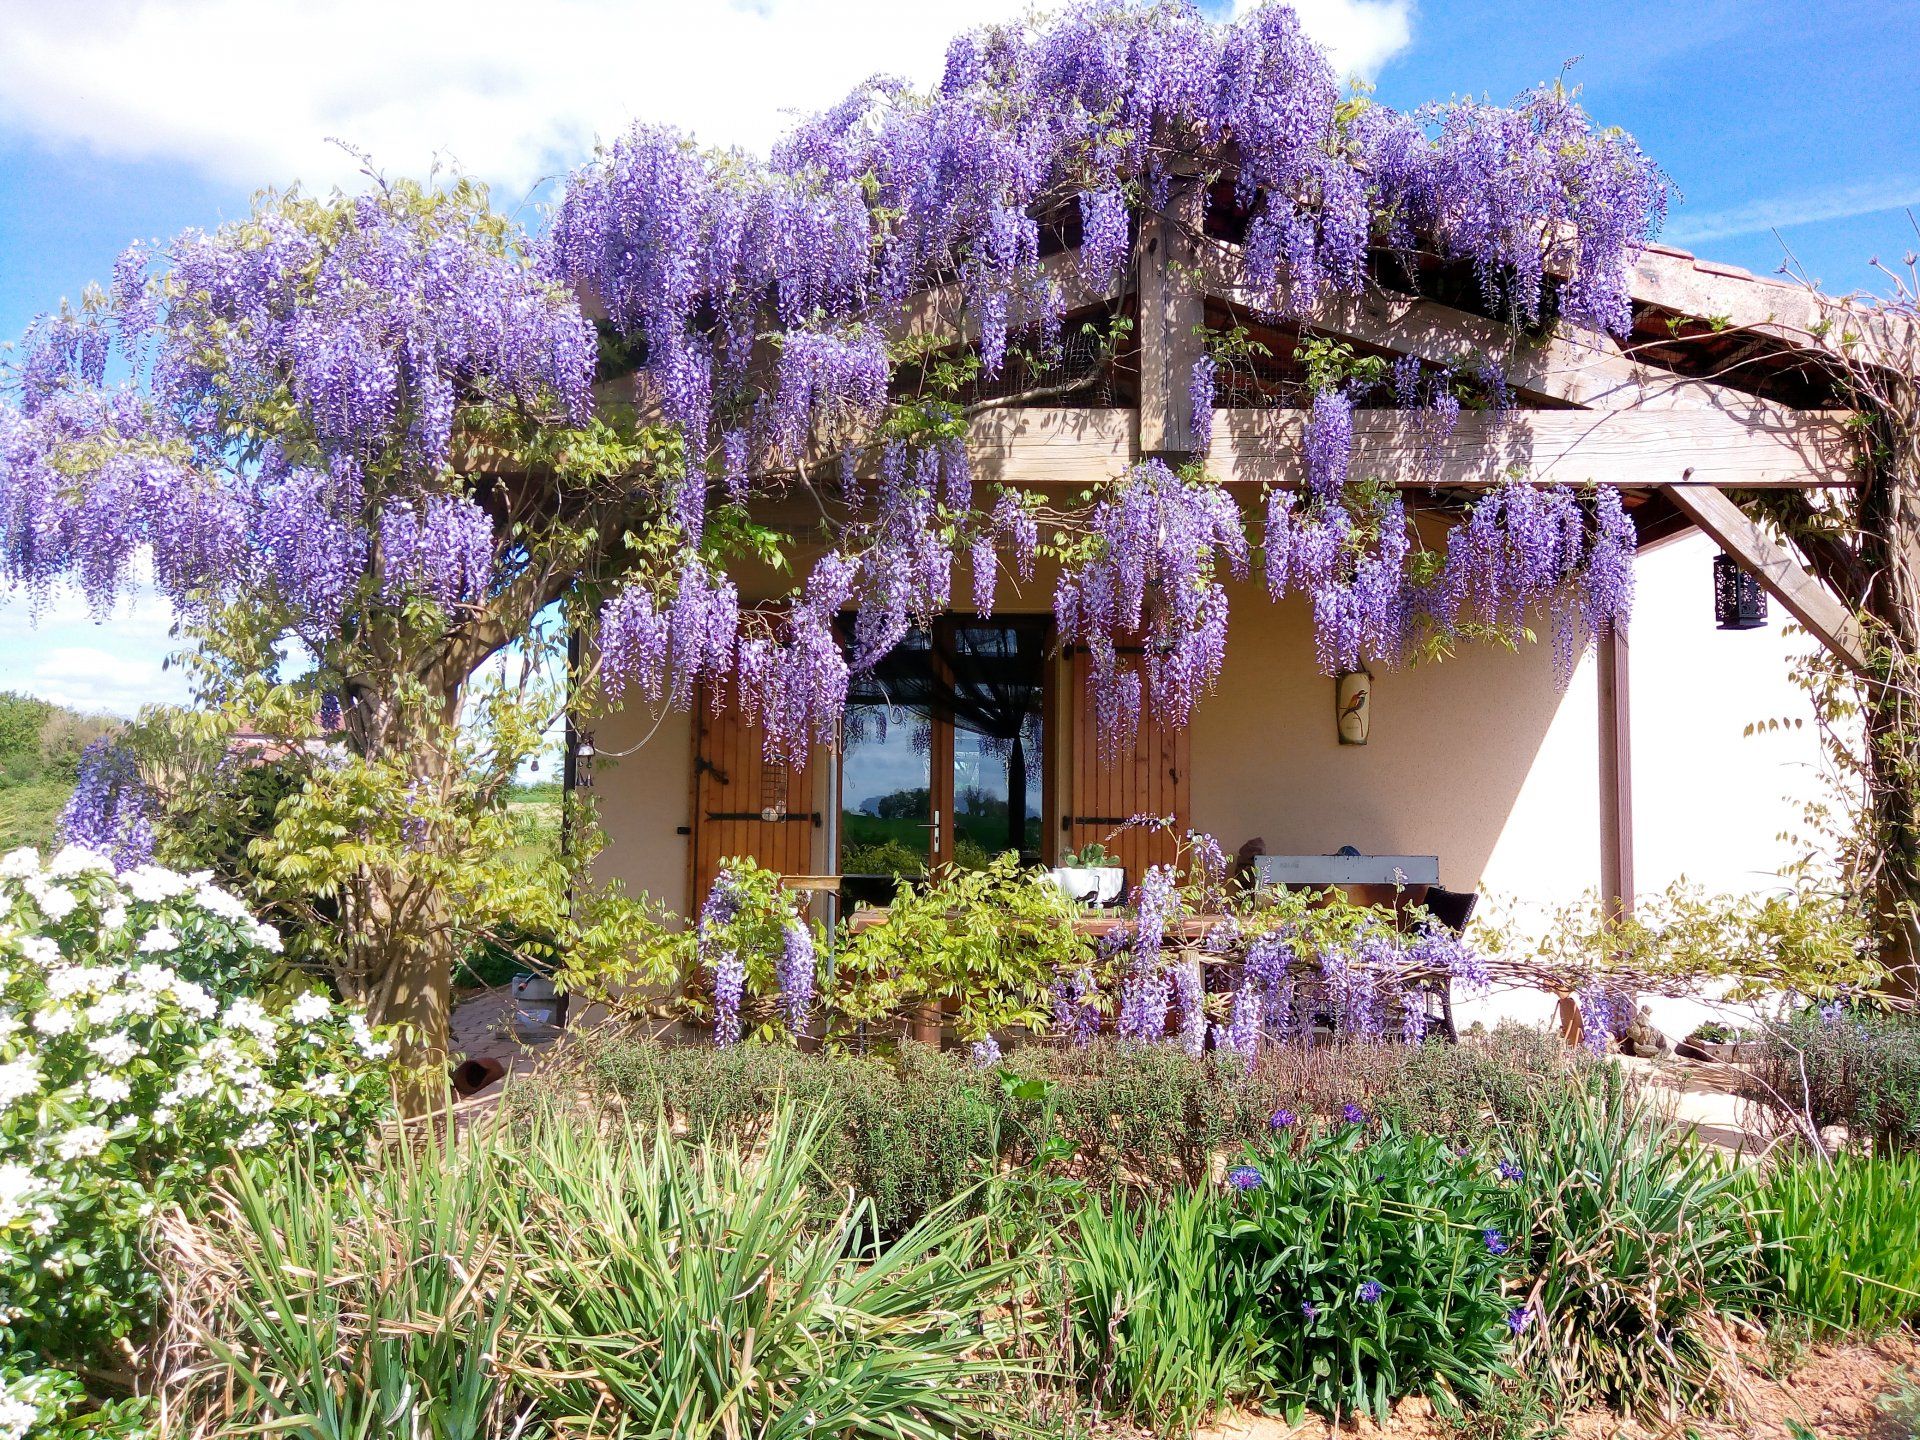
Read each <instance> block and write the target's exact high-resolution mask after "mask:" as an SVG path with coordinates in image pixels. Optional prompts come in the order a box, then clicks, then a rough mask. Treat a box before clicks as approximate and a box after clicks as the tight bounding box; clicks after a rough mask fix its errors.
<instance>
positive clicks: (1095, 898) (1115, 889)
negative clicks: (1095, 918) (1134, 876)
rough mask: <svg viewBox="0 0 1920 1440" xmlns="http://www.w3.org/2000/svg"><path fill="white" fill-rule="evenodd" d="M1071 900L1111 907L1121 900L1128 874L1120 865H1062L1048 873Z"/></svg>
mask: <svg viewBox="0 0 1920 1440" xmlns="http://www.w3.org/2000/svg"><path fill="white" fill-rule="evenodd" d="M1047 874H1048V875H1050V876H1052V877H1053V883H1054V884H1056V885H1058V886H1059V887H1060V890H1061V893H1063V894H1064V895H1065V896H1066V897H1067V898H1068V899H1069V900H1078V901H1079V902H1080V903H1081V904H1083V905H1111V904H1112V903H1113V902H1114V901H1116V900H1118V899H1119V898H1120V887H1121V886H1122V885H1124V884H1125V883H1126V879H1127V872H1126V871H1125V870H1124V869H1122V868H1121V867H1120V866H1118V865H1061V866H1057V867H1055V868H1054V869H1052V870H1049V871H1048V872H1047Z"/></svg>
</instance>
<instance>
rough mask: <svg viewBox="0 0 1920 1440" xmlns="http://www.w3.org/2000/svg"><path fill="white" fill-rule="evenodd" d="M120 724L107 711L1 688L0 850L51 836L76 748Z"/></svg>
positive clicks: (77, 755) (69, 781)
mask: <svg viewBox="0 0 1920 1440" xmlns="http://www.w3.org/2000/svg"><path fill="white" fill-rule="evenodd" d="M118 725H119V722H118V721H116V720H113V719H111V718H109V717H107V716H105V715H82V714H81V713H80V712H79V711H77V710H69V709H67V708H65V707H64V706H61V705H54V704H51V703H50V702H48V701H45V700H38V699H35V698H34V697H33V696H31V695H21V694H19V693H17V692H15V691H12V690H0V851H4V850H14V849H18V848H19V847H20V846H22V845H38V846H41V847H42V848H44V847H46V846H47V845H48V844H49V843H51V842H52V840H53V831H54V826H55V825H56V824H57V823H58V821H59V819H60V812H61V811H62V810H64V809H65V808H66V805H67V796H69V795H71V794H72V793H73V777H74V773H75V770H76V767H77V766H78V765H79V762H80V752H81V751H82V750H84V749H85V748H86V746H87V742H88V741H90V740H92V739H94V738H95V737H96V736H99V735H103V734H105V733H107V732H108V731H110V730H113V729H115V728H117V727H118Z"/></svg>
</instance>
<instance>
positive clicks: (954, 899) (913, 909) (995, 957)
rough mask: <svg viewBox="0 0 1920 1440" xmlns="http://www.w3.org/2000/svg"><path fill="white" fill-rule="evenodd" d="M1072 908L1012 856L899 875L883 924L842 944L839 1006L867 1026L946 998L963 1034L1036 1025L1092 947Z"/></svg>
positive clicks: (836, 976) (837, 965)
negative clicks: (920, 875)
mask: <svg viewBox="0 0 1920 1440" xmlns="http://www.w3.org/2000/svg"><path fill="white" fill-rule="evenodd" d="M1074 913H1075V907H1074V905H1073V903H1072V902H1071V901H1070V900H1068V899H1067V897H1066V896H1064V895H1062V894H1061V893H1060V889H1059V887H1058V886H1056V885H1054V884H1053V883H1052V882H1051V881H1049V880H1048V879H1047V878H1046V877H1045V876H1044V875H1041V874H1039V873H1037V872H1033V871H1026V870H1022V869H1021V868H1020V862H1019V857H1018V856H1016V855H1012V854H1006V855H1001V856H999V857H997V858H996V859H994V860H992V861H990V862H988V863H987V864H985V865H983V866H980V867H978V868H967V867H962V866H958V865H954V866H948V867H947V868H945V869H944V870H942V871H940V872H939V873H937V874H936V875H934V876H933V877H932V878H930V879H929V880H928V881H926V882H925V884H923V885H917V886H916V885H914V884H912V883H911V882H908V883H903V884H902V885H901V886H900V890H899V893H898V894H897V895H896V896H895V898H894V900H893V903H892V905H891V906H890V907H889V909H888V913H887V919H886V922H885V923H884V924H881V925H876V926H874V927H872V928H871V929H868V930H864V931H862V932H860V933H859V934H851V933H849V934H848V936H847V937H846V938H845V940H844V941H843V942H842V944H841V946H840V948H839V952H838V954H837V955H836V957H835V962H834V972H833V981H834V992H833V998H834V1005H835V1008H836V1010H837V1011H838V1013H839V1015H840V1016H841V1017H842V1018H843V1019H844V1020H845V1021H847V1022H848V1023H850V1024H855V1025H858V1024H866V1025H873V1024H877V1023H880V1022H883V1021H890V1020H895V1019H899V1018H902V1017H905V1016H908V1015H911V1014H912V1013H914V1012H915V1011H917V1010H919V1009H920V1008H922V1007H923V1006H927V1005H939V1004H944V1003H947V1002H951V1005H952V1008H953V1022H954V1026H955V1029H956V1030H957V1031H958V1032H959V1035H960V1038H961V1039H963V1040H969V1041H971V1040H980V1039H984V1038H985V1037H986V1036H988V1035H991V1034H993V1033H994V1032H996V1031H1000V1030H1007V1029H1011V1028H1014V1027H1023V1028H1026V1029H1033V1030H1037V1029H1041V1028H1043V1027H1044V1026H1045V1025H1046V1024H1047V1021H1048V987H1049V986H1050V985H1051V984H1052V983H1053V977H1054V975H1055V973H1056V972H1057V971H1061V970H1072V969H1074V968H1076V967H1078V966H1079V965H1081V964H1083V963H1085V962H1086V961H1087V960H1088V959H1089V958H1091V955H1092V950H1093V947H1092V944H1091V942H1090V941H1088V940H1087V939H1086V938H1085V937H1083V936H1081V935H1079V934H1077V933H1076V932H1075V930H1074V928H1073V918H1074Z"/></svg>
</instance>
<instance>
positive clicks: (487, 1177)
mask: <svg viewBox="0 0 1920 1440" xmlns="http://www.w3.org/2000/svg"><path fill="white" fill-rule="evenodd" d="M513 1178H514V1177H513V1176H512V1175H511V1173H510V1171H509V1169H508V1165H507V1157H506V1155H505V1154H504V1153H503V1152H501V1151H499V1150H497V1149H496V1148H495V1147H493V1146H491V1145H489V1144H487V1143H485V1142H484V1141H482V1142H479V1143H473V1144H462V1143H461V1142H460V1141H459V1140H458V1139H457V1138H456V1137H455V1135H454V1133H453V1131H452V1130H451V1128H449V1130H448V1132H447V1134H446V1138H445V1139H443V1140H441V1141H439V1142H435V1141H431V1140H428V1141H420V1140H417V1139H415V1140H412V1141H411V1142H409V1141H408V1140H407V1139H405V1138H404V1137H403V1140H402V1143H401V1144H400V1145H399V1146H398V1147H396V1148H395V1149H394V1150H393V1151H391V1152H389V1153H386V1154H383V1155H381V1156H379V1157H378V1158H377V1160H376V1162H375V1163H374V1164H372V1165H370V1166H368V1167H366V1168H365V1169H362V1170H356V1171H353V1172H351V1173H349V1174H348V1175H347V1176H346V1177H344V1179H342V1180H340V1181H339V1182H335V1181H333V1180H332V1179H331V1178H330V1177H329V1174H328V1167H327V1165H326V1164H325V1159H324V1157H323V1156H322V1155H321V1154H319V1153H318V1152H317V1151H315V1150H314V1149H312V1148H309V1149H308V1150H307V1151H306V1152H305V1153H304V1155H298V1154H296V1155H295V1156H294V1157H291V1159H290V1161H288V1162H283V1163H279V1164H275V1165H264V1164H262V1165H251V1166H246V1167H242V1168H241V1169H240V1170H239V1171H238V1173H236V1174H234V1175H233V1176H232V1177H230V1178H229V1179H228V1180H227V1181H226V1182H225V1184H224V1185H222V1186H221V1187H219V1188H217V1189H215V1190H214V1191H213V1192H212V1194H210V1195H209V1196H207V1197H205V1198H204V1199H202V1200H200V1201H199V1202H198V1203H197V1204H195V1205H194V1206H193V1207H192V1209H191V1211H190V1220H182V1221H180V1222H176V1223H175V1224H174V1225H173V1226H172V1227H171V1233H170V1235H169V1237H168V1238H169V1239H170V1240H171V1242H172V1247H171V1248H172V1250H173V1256H172V1261H173V1264H174V1267H175V1269H176V1271H177V1272H178V1273H179V1276H180V1278H179V1280H178V1281H177V1283H176V1286H175V1292H174V1297H173V1298H174V1314H173V1332H174V1333H173V1339H174V1341H175V1343H176V1344H184V1345H185V1346H186V1347H188V1348H189V1349H190V1350H191V1351H195V1352H198V1353H197V1355H196V1359H198V1360H199V1362H200V1365H199V1368H197V1369H186V1370H185V1371H184V1373H176V1374H175V1375H173V1376H172V1377H170V1379H171V1381H172V1386H173V1388H174V1391H175V1394H174V1396H173V1397H172V1398H173V1400H174V1403H175V1404H176V1405H179V1406H181V1407H182V1411H183V1413H185V1414H191V1415H195V1416H196V1417H198V1418H200V1419H202V1420H203V1421H204V1422H206V1423H208V1425H209V1428H212V1427H214V1426H221V1425H231V1426H232V1427H233V1429H234V1430H236V1431H240V1430H244V1429H246V1428H249V1427H259V1428H260V1429H262V1430H265V1431H269V1432H278V1433H281V1434H284V1435H287V1436H290V1437H304V1440H360V1437H363V1436H369V1435H375V1434H381V1433H384V1432H386V1431H387V1430H388V1429H389V1428H390V1427H391V1426H393V1424H394V1422H395V1419H396V1417H400V1416H404V1417H405V1425H406V1427H407V1430H408V1432H409V1433H412V1434H418V1435H431V1436H446V1437H453V1436H484V1435H488V1434H497V1433H503V1432H505V1431H506V1430H507V1429H508V1428H509V1427H510V1426H511V1424H512V1422H511V1420H510V1419H509V1418H508V1414H507V1410H506V1405H507V1403H508V1397H507V1395H506V1394H505V1392H504V1387H503V1385H502V1381H501V1375H502V1364H501V1362H502V1360H503V1359H508V1358H510V1357H511V1353H512V1352H511V1349H510V1347H509V1346H508V1344H507V1343H506V1340H507V1336H506V1331H507V1321H508V1318H509V1313H510V1307H511V1306H512V1304H513V1302H514V1300H515V1299H516V1298H517V1296H518V1293H519V1287H520V1285H521V1283H522V1275H521V1266H520V1263H519V1262H520V1257H519V1256H518V1255H517V1254H516V1253H515V1252H514V1250H513V1249H512V1248H510V1247H509V1246H507V1245H503V1244H501V1243H500V1241H499V1238H498V1236H497V1233H496V1230H495V1227H494V1225H493V1224H492V1212H493V1208H494V1207H495V1205H496V1204H497V1203H498V1197H499V1195H500V1193H501V1191H502V1189H503V1187H505V1186H508V1185H511V1184H512V1183H513Z"/></svg>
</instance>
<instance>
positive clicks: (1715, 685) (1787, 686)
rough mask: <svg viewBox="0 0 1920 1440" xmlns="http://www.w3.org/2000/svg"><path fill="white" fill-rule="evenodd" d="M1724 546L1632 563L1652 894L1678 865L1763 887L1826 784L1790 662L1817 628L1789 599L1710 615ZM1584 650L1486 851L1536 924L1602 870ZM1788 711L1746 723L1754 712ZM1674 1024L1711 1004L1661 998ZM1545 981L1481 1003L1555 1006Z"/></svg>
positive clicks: (1788, 854) (1507, 901) (1645, 873)
mask: <svg viewBox="0 0 1920 1440" xmlns="http://www.w3.org/2000/svg"><path fill="white" fill-rule="evenodd" d="M1713 555H1714V547H1713V545H1712V543H1711V542H1710V541H1708V540H1707V539H1706V538H1705V537H1704V536H1701V535H1698V534H1692V535H1689V536H1687V537H1686V538H1685V539H1682V540H1677V541H1675V542H1673V543H1672V544H1670V545H1665V546H1662V547H1661V548H1659V549H1657V550H1654V551H1652V552H1651V553H1648V554H1645V555H1642V556H1641V557H1640V558H1639V559H1638V561H1636V563H1635V578H1636V597H1635V606H1634V623H1633V628H1632V633H1631V644H1632V662H1631V663H1632V670H1631V687H1632V703H1633V796H1634V862H1635V881H1636V886H1637V889H1638V890H1639V892H1640V893H1641V894H1643V895H1649V894H1654V893H1656V892H1658V891H1660V890H1662V889H1664V888H1665V887H1666V886H1668V885H1669V884H1671V883H1672V882H1674V881H1675V880H1678V879H1681V878H1682V877H1684V878H1686V879H1688V880H1691V881H1694V882H1696V883H1698V884H1700V885H1702V886H1704V887H1705V888H1707V889H1708V890H1710V891H1717V892H1724V893H1742V892H1759V891H1765V890H1768V889H1772V888H1774V887H1775V886H1776V885H1777V884H1778V878H1777V877H1778V875H1779V872H1780V870H1781V868H1782V867H1783V866H1785V865H1787V864H1788V863H1790V862H1791V861H1793V860H1794V859H1796V858H1798V856H1799V855H1800V854H1801V853H1802V847H1801V846H1800V845H1799V844H1798V842H1796V841H1795V840H1793V839H1791V838H1783V837H1784V836H1788V835H1790V834H1791V832H1793V831H1796V830H1797V829H1798V828H1799V824H1798V822H1799V819H1800V814H1801V808H1802V806H1803V805H1804V804H1805V803H1806V801H1807V800H1809V799H1811V798H1814V797H1816V796H1817V795H1819V794H1820V793H1821V790H1822V784H1821V772H1820V763H1819V762H1820V757H1819V743H1818V739H1817V737H1816V735H1815V733H1814V730H1813V709H1812V706H1811V704H1810V703H1809V702H1808V700H1807V697H1806V696H1805V694H1804V693H1802V692H1801V691H1800V690H1799V689H1798V688H1796V687H1795V686H1794V685H1793V683H1792V681H1791V679H1790V675H1789V670H1790V666H1791V663H1792V661H1793V660H1794V658H1795V657H1796V656H1798V655H1801V654H1804V653H1805V652H1806V651H1807V650H1808V648H1809V647H1810V646H1812V645H1813V643H1814V642H1813V641H1812V640H1810V639H1809V638H1808V637H1807V636H1806V635H1805V634H1802V633H1794V634H1788V633H1787V630H1786V623H1787V622H1786V617H1784V616H1783V614H1782V612H1781V611H1780V609H1779V607H1778V605H1775V606H1774V607H1773V609H1772V612H1771V623H1769V624H1768V626H1767V627H1766V628H1765V629H1762V630H1747V631H1737V632H1735V631H1722V630H1718V629H1716V628H1715V627H1714V623H1713V602H1712V563H1713ZM1596 683H1597V682H1596V679H1595V674H1594V666H1593V662H1592V660H1591V659H1588V660H1585V661H1583V662H1582V663H1581V665H1580V667H1579V669H1578V670H1577V671H1576V672H1575V674H1574V677H1573V680H1572V683H1571V684H1570V685H1569V686H1568V687H1567V691H1566V695H1565V697H1564V698H1563V700H1562V702H1561V704H1560V706H1559V709H1558V711H1557V713H1556V714H1555V715H1554V717H1553V720H1552V723H1551V724H1550V725H1549V726H1548V728H1547V731H1546V734H1545V735H1544V737H1543V738H1542V741H1541V743H1540V746H1539V748H1538V751H1537V752H1536V754H1535V756H1534V759H1533V764H1532V767H1531V769H1530V771H1529V772H1528V774H1527V777H1526V781H1525V783H1524V784H1523V785H1522V786H1521V787H1520V791H1519V794H1518V795H1517V797H1516V798H1515V801H1514V806H1513V811H1512V814H1511V815H1510V816H1509V817H1508V819H1507V822H1506V824H1505V826H1504V827H1503V828H1502V830H1501V832H1500V837H1499V840H1498V843H1496V844H1495V846H1494V848H1493V853H1492V855H1491V857H1490V858H1489V859H1488V861H1487V866H1486V873H1485V875H1484V877H1483V889H1484V891H1485V892H1486V893H1487V896H1488V903H1490V904H1492V905H1494V906H1495V907H1497V908H1499V909H1503V910H1505V911H1506V912H1508V913H1510V914H1513V915H1514V916H1516V918H1517V919H1518V921H1519V923H1520V924H1521V925H1522V926H1523V927H1524V926H1527V925H1529V924H1531V925H1536V926H1537V925H1538V924H1539V923H1541V921H1540V916H1541V914H1542V912H1544V911H1545V910H1547V909H1549V908H1551V906H1553V905H1555V904H1560V903H1565V902H1568V901H1572V900H1575V899H1577V898H1578V897H1579V896H1580V894H1581V892H1582V891H1584V890H1586V889H1588V888H1590V887H1594V886H1596V885H1597V884H1598V881H1599V866H1600V857H1599V843H1598V836H1599V824H1600V820H1599V807H1600V791H1599V777H1598V748H1597V747H1598V734H1597V725H1598V719H1597V716H1598V710H1597V706H1598V700H1597V695H1596ZM1768 720H1780V721H1782V722H1783V723H1782V724H1781V726H1780V727H1779V728H1778V729H1769V730H1765V731H1759V732H1757V733H1755V734H1752V735H1747V734H1745V733H1744V732H1745V731H1746V729H1747V727H1748V726H1749V725H1757V724H1759V723H1762V722H1765V721H1768ZM1649 1003H1650V1005H1651V1008H1652V1009H1653V1012H1654V1018H1655V1020H1656V1022H1657V1023H1659V1024H1660V1025H1661V1026H1662V1027H1663V1028H1664V1029H1666V1030H1667V1031H1668V1032H1669V1033H1670V1034H1675V1035H1678V1034H1684V1033H1685V1031H1686V1030H1688V1029H1690V1028H1691V1027H1692V1025H1693V1024H1694V1023H1696V1022H1697V1020H1698V1019H1699V1018H1700V1016H1701V1014H1702V1013H1703V1011H1702V1008H1701V1007H1699V1006H1697V1005H1694V1004H1691V1003H1687V1002H1673V1001H1660V1000H1654V1001H1650V1002H1649ZM1549 1009H1550V1003H1549V1002H1548V1001H1547V1000H1546V999H1545V998H1544V997H1540V996H1537V995H1509V996H1495V997H1492V998H1491V999H1490V1001H1489V1002H1487V1004H1485V1005H1484V1006H1478V1007H1476V1006H1467V1007H1463V1013H1465V1014H1467V1015H1468V1016H1469V1017H1470V1018H1471V1017H1472V1016H1474V1015H1476V1014H1483V1015H1493V1014H1514V1015H1518V1016H1521V1017H1524V1018H1529V1019H1542V1018H1545V1016H1546V1014H1547V1012H1548V1010H1549Z"/></svg>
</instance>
